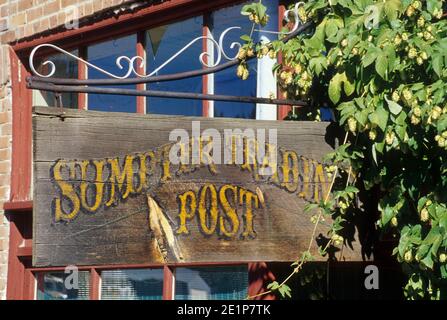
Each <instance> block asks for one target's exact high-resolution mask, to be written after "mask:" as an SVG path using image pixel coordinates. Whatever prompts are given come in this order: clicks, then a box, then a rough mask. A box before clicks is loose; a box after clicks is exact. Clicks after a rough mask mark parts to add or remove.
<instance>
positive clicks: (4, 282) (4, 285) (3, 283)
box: [0, 279, 6, 291]
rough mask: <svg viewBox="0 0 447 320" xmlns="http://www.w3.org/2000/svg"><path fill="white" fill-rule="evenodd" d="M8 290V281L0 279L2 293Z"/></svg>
mask: <svg viewBox="0 0 447 320" xmlns="http://www.w3.org/2000/svg"><path fill="white" fill-rule="evenodd" d="M5 289H6V279H0V291H2V290H5Z"/></svg>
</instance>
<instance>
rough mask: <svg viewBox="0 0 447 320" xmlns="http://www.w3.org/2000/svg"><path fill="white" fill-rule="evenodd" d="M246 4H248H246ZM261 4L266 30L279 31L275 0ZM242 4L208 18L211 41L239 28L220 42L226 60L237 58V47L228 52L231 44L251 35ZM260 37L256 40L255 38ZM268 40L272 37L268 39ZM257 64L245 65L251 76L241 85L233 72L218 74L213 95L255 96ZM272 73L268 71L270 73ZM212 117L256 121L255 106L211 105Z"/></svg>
mask: <svg viewBox="0 0 447 320" xmlns="http://www.w3.org/2000/svg"><path fill="white" fill-rule="evenodd" d="M246 3H249V2H246ZM263 4H264V5H266V6H267V7H268V14H269V15H270V20H269V23H268V25H267V26H265V27H264V29H265V30H277V29H278V0H266V1H263ZM243 5H244V4H240V5H237V6H232V7H228V8H223V9H220V10H217V11H215V12H213V13H212V14H211V25H210V29H211V32H212V34H213V37H214V39H219V37H220V35H221V34H222V32H223V31H225V30H226V29H227V28H229V27H233V26H238V27H241V29H240V30H237V29H236V30H231V31H229V32H228V33H227V34H226V36H225V38H224V42H223V50H225V52H226V53H227V55H228V56H229V57H234V56H235V55H236V54H237V51H238V49H237V47H234V48H233V49H231V44H232V43H233V42H239V43H241V42H242V41H241V39H240V36H241V35H244V34H250V32H251V29H252V23H251V22H250V20H249V19H248V18H247V17H246V16H242V15H241V9H242V6H243ZM262 35H263V34H262V33H257V32H254V33H253V36H254V40H255V41H258V40H260V39H261V38H260V37H261V36H262ZM258 37H259V38H258ZM269 38H271V36H269ZM216 54H217V53H216V52H215V55H216ZM257 66H258V62H257V59H252V60H251V61H249V62H248V70H249V72H250V75H249V77H248V79H247V80H245V81H242V80H240V79H239V78H237V77H236V68H229V69H226V70H224V71H220V72H218V73H216V74H215V75H214V93H215V94H224V95H237V96H252V97H255V96H256V95H257V81H258V79H257V78H258V70H257ZM269 72H271V70H269ZM214 116H215V117H233V118H251V119H254V118H256V104H254V103H236V102H221V101H216V102H214Z"/></svg>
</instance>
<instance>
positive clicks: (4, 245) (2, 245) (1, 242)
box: [0, 239, 8, 251]
mask: <svg viewBox="0 0 447 320" xmlns="http://www.w3.org/2000/svg"><path fill="white" fill-rule="evenodd" d="M6 250H8V240H5V239H0V251H6Z"/></svg>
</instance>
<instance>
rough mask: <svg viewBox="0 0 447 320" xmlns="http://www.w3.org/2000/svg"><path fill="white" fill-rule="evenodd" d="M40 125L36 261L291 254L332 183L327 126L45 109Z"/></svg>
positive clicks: (282, 257) (304, 240) (276, 257)
mask: <svg viewBox="0 0 447 320" xmlns="http://www.w3.org/2000/svg"><path fill="white" fill-rule="evenodd" d="M33 126H34V220H33V221H34V237H33V239H34V244H33V264H34V265H35V266H64V265H68V264H75V265H86V264H88V265H99V264H130V263H132V264H133V263H135V264H139V263H166V262H168V263H182V262H219V261H291V260H294V259H296V258H297V256H299V255H300V253H301V252H302V251H303V250H305V249H306V248H307V245H308V242H309V239H310V236H311V233H312V229H313V227H314V225H313V224H312V223H311V222H310V216H309V214H305V213H304V212H303V208H304V206H305V204H306V203H307V202H315V201H319V200H320V199H322V198H323V197H324V196H325V194H326V193H327V189H328V186H329V179H328V177H327V176H326V172H325V170H324V166H323V164H322V162H321V160H322V157H323V156H324V155H325V154H326V153H327V152H329V151H331V146H330V145H329V144H328V143H327V142H326V138H325V136H327V124H325V123H314V122H284V121H283V122H279V121H255V120H237V119H218V118H214V119H206V118H190V117H179V116H176V117H172V116H155V115H137V114H124V113H103V112H91V111H90V112H87V111H77V110H69V109H64V113H63V114H62V113H61V110H60V109H56V108H45V107H43V108H35V109H34V118H33ZM275 135H276V136H275ZM326 232H327V230H324V229H321V230H318V233H317V234H323V235H326ZM347 254H348V255H349V253H348V252H347Z"/></svg>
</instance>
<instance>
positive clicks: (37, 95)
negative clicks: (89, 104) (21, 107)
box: [33, 50, 78, 109]
mask: <svg viewBox="0 0 447 320" xmlns="http://www.w3.org/2000/svg"><path fill="white" fill-rule="evenodd" d="M70 53H71V54H73V55H75V56H77V55H78V51H77V50H75V51H71V52H70ZM45 61H51V62H53V63H54V65H55V67H56V69H55V73H54V75H53V76H52V77H54V78H69V79H77V78H78V62H77V61H76V60H75V59H73V58H70V57H68V56H66V55H64V54H62V53H61V54H55V55H51V56H47V57H45V58H41V59H36V62H37V63H36V65H37V68H36V70H37V72H39V73H40V74H42V75H47V74H49V73H50V71H51V69H50V68H51V67H50V65H49V64H45V65H44V64H43V63H44V62H45ZM33 105H34V106H49V107H54V106H56V103H55V97H54V93H53V92H48V91H40V90H33ZM62 105H63V106H64V108H75V109H77V108H78V94H77V93H68V92H67V93H62Z"/></svg>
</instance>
